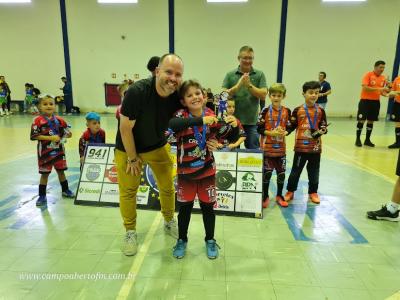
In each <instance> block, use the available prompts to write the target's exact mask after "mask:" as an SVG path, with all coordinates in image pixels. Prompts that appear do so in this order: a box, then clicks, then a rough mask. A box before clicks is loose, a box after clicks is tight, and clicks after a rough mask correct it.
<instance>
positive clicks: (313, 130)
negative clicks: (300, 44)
mask: <svg viewBox="0 0 400 300" xmlns="http://www.w3.org/2000/svg"><path fill="white" fill-rule="evenodd" d="M319 90H320V84H319V82H318V81H309V82H306V83H304V85H303V96H304V98H305V103H304V104H302V105H300V106H298V107H296V108H295V109H294V110H293V113H292V115H291V117H290V123H291V126H290V130H289V131H293V130H295V129H296V137H295V145H294V157H293V165H292V170H291V172H290V175H289V179H288V184H287V193H286V195H285V200H286V201H290V200H293V197H294V192H295V191H296V190H297V185H298V183H299V179H300V175H301V172H302V171H303V168H304V166H305V165H306V164H307V173H308V195H309V200H310V201H311V202H313V203H315V204H319V203H320V198H319V195H318V193H317V192H318V184H319V166H320V160H321V150H322V141H321V136H322V135H324V134H326V133H327V126H328V124H327V123H326V115H325V110H324V109H323V108H322V107H321V106H319V105H318V104H316V103H315V102H316V101H317V99H318V95H319Z"/></svg>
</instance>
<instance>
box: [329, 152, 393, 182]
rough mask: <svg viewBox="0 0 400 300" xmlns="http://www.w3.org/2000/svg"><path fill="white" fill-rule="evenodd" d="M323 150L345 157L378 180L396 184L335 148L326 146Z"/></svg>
mask: <svg viewBox="0 0 400 300" xmlns="http://www.w3.org/2000/svg"><path fill="white" fill-rule="evenodd" d="M325 148H328V149H330V150H332V151H334V152H336V153H337V154H339V155H341V156H343V157H345V158H346V159H348V160H350V161H351V162H352V163H354V164H355V165H356V166H357V167H358V168H359V169H361V170H364V171H366V172H368V173H371V174H373V175H375V176H378V177H380V178H382V179H384V180H386V181H388V182H390V183H392V184H394V183H395V182H396V181H395V180H394V179H392V178H390V177H388V176H386V175H385V174H382V173H381V172H379V171H377V170H375V169H373V168H371V167H368V166H367V165H365V164H363V163H362V162H360V161H358V160H355V159H354V158H352V157H351V156H349V155H347V154H345V153H343V152H342V151H339V150H337V149H335V148H333V147H331V146H328V145H325Z"/></svg>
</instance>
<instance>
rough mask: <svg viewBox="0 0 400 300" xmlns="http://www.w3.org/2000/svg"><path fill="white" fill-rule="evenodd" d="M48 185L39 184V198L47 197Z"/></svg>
mask: <svg viewBox="0 0 400 300" xmlns="http://www.w3.org/2000/svg"><path fill="white" fill-rule="evenodd" d="M46 188H47V184H39V196H46Z"/></svg>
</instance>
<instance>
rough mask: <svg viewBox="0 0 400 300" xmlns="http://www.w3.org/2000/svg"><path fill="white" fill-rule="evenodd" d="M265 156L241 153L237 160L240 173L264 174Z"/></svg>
mask: <svg viewBox="0 0 400 300" xmlns="http://www.w3.org/2000/svg"><path fill="white" fill-rule="evenodd" d="M262 167H263V154H262V153H258V152H257V153H248V152H239V153H238V159H237V170H238V171H253V172H262Z"/></svg>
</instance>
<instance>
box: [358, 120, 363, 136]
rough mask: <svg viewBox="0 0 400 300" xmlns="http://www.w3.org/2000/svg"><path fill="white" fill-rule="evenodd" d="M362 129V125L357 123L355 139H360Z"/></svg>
mask: <svg viewBox="0 0 400 300" xmlns="http://www.w3.org/2000/svg"><path fill="white" fill-rule="evenodd" d="M363 127H364V123H361V122H358V123H357V139H360V137H361V132H362V130H363Z"/></svg>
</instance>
